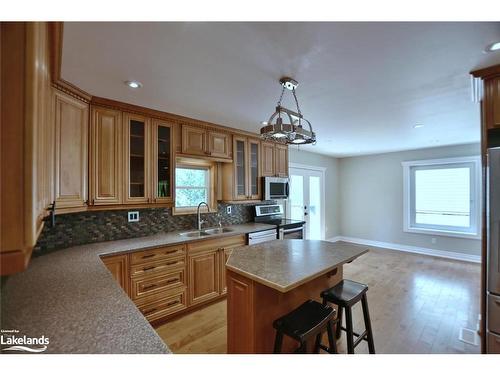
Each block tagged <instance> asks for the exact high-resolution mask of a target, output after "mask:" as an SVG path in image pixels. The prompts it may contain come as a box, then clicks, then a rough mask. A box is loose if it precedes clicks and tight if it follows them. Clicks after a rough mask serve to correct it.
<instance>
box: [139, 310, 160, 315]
mask: <svg viewBox="0 0 500 375" xmlns="http://www.w3.org/2000/svg"><path fill="white" fill-rule="evenodd" d="M156 310H157V309H156V308H153V309H149V310H144V311H143V312H142V313H143V314H144V315H148V314H151V313H152V312H155V311H156Z"/></svg>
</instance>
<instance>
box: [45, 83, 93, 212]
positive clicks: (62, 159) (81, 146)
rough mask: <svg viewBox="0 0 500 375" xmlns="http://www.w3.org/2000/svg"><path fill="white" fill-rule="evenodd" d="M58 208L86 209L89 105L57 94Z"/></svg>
mask: <svg viewBox="0 0 500 375" xmlns="http://www.w3.org/2000/svg"><path fill="white" fill-rule="evenodd" d="M54 106H55V108H54V120H55V184H54V188H55V201H56V208H69V207H85V206H86V204H87V199H88V195H87V183H88V181H87V177H88V169H87V168H88V163H87V159H88V149H87V145H88V140H87V138H88V128H89V120H88V116H89V115H88V104H86V103H84V102H81V101H79V100H76V99H74V98H72V97H70V96H68V95H66V94H64V93H62V92H60V91H58V90H54Z"/></svg>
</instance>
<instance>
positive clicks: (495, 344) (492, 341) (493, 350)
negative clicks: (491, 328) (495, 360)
mask: <svg viewBox="0 0 500 375" xmlns="http://www.w3.org/2000/svg"><path fill="white" fill-rule="evenodd" d="M486 339H487V340H488V343H487V353H488V354H500V335H495V334H494V333H491V332H488V337H486Z"/></svg>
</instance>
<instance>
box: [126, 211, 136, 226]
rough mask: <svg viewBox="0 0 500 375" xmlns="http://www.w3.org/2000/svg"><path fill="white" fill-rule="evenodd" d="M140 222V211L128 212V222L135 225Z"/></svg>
mask: <svg viewBox="0 0 500 375" xmlns="http://www.w3.org/2000/svg"><path fill="white" fill-rule="evenodd" d="M137 221H139V211H129V212H128V222H129V223H133V222H137Z"/></svg>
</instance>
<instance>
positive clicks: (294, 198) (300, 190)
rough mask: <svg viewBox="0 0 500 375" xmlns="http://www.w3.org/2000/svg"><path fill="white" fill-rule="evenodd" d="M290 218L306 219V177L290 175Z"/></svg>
mask: <svg viewBox="0 0 500 375" xmlns="http://www.w3.org/2000/svg"><path fill="white" fill-rule="evenodd" d="M288 199H289V202H290V219H293V220H304V177H302V176H297V175H291V176H290V196H289V197H288Z"/></svg>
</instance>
